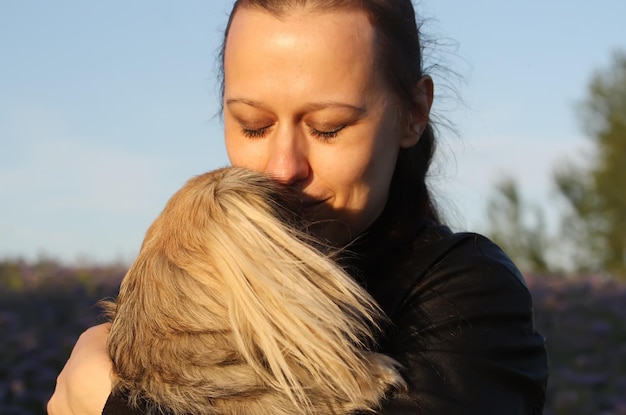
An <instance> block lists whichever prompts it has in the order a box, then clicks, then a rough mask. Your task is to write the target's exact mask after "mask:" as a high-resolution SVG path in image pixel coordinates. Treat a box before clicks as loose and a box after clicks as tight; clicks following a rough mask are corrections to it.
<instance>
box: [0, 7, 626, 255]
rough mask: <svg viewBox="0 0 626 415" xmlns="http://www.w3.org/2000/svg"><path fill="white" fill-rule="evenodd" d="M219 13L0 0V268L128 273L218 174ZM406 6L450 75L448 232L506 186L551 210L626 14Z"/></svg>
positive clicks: (445, 139)
mask: <svg viewBox="0 0 626 415" xmlns="http://www.w3.org/2000/svg"><path fill="white" fill-rule="evenodd" d="M230 3H231V2H230V1H226V0H219V1H218V0H211V1H200V0H185V1H179V2H173V1H163V0H150V1H148V0H134V1H122V0H109V1H107V2H85V1H78V0H74V1H69V0H56V1H54V2H50V1H44V0H39V1H37V0H32V1H11V2H10V1H5V2H2V3H0V62H1V64H0V257H15V256H24V257H28V258H36V257H38V256H39V255H46V256H51V257H54V258H58V259H61V260H64V261H83V260H87V261H97V262H103V261H110V260H122V261H127V262H128V261H130V260H132V259H133V258H134V256H135V255H136V253H137V251H138V249H139V246H140V244H141V241H142V239H143V235H144V232H145V230H146V229H147V227H148V226H149V224H150V223H151V222H152V220H153V219H154V218H155V217H156V216H157V215H158V213H159V212H160V211H161V209H162V208H163V205H164V204H165V202H166V201H167V199H168V198H169V197H170V196H171V194H172V193H173V192H174V191H176V190H177V189H178V188H179V187H180V186H181V185H182V184H183V183H184V181H185V180H186V179H187V178H189V177H190V176H192V175H194V174H198V173H202V172H204V171H207V170H210V169H214V168H217V167H221V166H224V165H227V164H228V160H227V158H226V154H225V151H224V147H223V142H222V127H221V123H220V120H219V117H218V116H217V112H218V93H217V91H218V87H217V81H216V68H217V66H216V64H215V58H216V55H217V50H218V47H219V43H220V42H221V33H222V31H223V28H224V25H225V23H226V17H227V12H228V9H229V7H230ZM417 10H418V14H420V15H421V16H422V17H423V18H424V20H425V22H424V27H423V30H424V32H425V33H426V34H427V36H428V37H429V38H430V39H431V40H432V41H433V42H432V43H433V45H434V46H433V48H432V49H431V52H430V53H429V56H430V62H431V63H439V64H440V65H441V66H443V67H444V68H446V69H445V70H441V69H434V70H433V73H432V75H433V77H434V79H435V82H436V85H437V91H438V92H437V101H436V104H435V113H436V116H437V119H439V120H440V121H439V122H440V124H441V127H440V150H441V151H440V154H439V157H438V161H437V164H436V165H435V169H434V170H433V178H432V184H433V186H434V188H435V189H436V192H437V195H438V196H439V198H440V200H441V202H440V203H441V205H442V206H443V208H444V211H445V212H446V213H447V215H448V217H449V220H450V224H451V225H452V226H453V227H454V228H456V229H471V230H477V231H484V230H485V229H486V223H487V222H488V218H486V216H485V203H486V200H487V198H488V197H489V195H490V192H491V191H492V189H493V185H494V183H495V182H497V181H498V180H499V179H501V178H503V177H506V176H513V177H516V178H517V179H518V181H519V182H520V184H521V189H522V191H523V193H524V194H525V196H526V197H527V198H528V199H529V200H531V201H532V202H533V203H537V204H541V205H542V206H544V207H545V208H546V209H547V210H548V213H550V212H554V211H555V205H556V203H557V202H556V200H555V199H554V197H553V195H552V193H551V184H550V183H551V178H550V175H551V171H552V169H553V168H554V166H556V165H558V163H560V162H562V161H563V160H564V159H565V158H567V157H570V158H571V157H574V158H576V157H578V158H583V159H584V155H585V154H588V153H589V150H588V143H587V140H586V139H585V137H584V134H583V132H582V129H581V128H580V124H579V122H578V119H577V116H576V112H575V105H576V103H577V102H579V101H580V100H581V99H583V98H584V96H585V93H586V88H587V84H588V82H589V80H590V78H591V76H592V75H593V74H594V72H595V71H597V70H599V69H601V68H603V67H606V66H607V65H608V64H609V63H610V61H611V54H612V53H613V51H615V50H618V49H622V50H626V29H624V23H623V17H624V16H626V2H624V1H622V0H596V1H595V2H582V1H565V0H550V1H546V0H527V1H525V2H504V1H501V0H500V1H496V0H483V1H479V0H477V1H473V2H468V1H466V0H422V1H419V2H417ZM453 73H457V74H458V76H457V75H453ZM457 95H458V98H460V99H458V98H457Z"/></svg>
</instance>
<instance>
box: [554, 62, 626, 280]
mask: <svg viewBox="0 0 626 415" xmlns="http://www.w3.org/2000/svg"><path fill="white" fill-rule="evenodd" d="M579 114H580V119H581V121H582V124H583V128H584V131H585V133H586V134H587V136H588V137H589V139H590V140H591V141H592V144H593V149H594V154H593V155H591V156H589V157H588V159H587V165H585V166H581V165H576V164H574V163H569V164H566V165H565V166H562V167H561V168H559V169H557V170H556V171H555V175H554V178H555V182H556V185H557V188H558V190H559V192H560V194H561V195H563V196H564V198H565V200H566V201H567V206H568V212H567V213H566V214H565V215H564V216H563V227H562V229H563V235H564V236H565V237H566V238H569V239H568V240H569V241H571V242H572V244H573V247H574V255H573V258H574V259H575V261H576V267H577V268H578V269H580V270H588V271H603V272H608V273H611V274H613V275H616V276H620V277H622V278H626V54H625V53H616V54H615V55H614V57H613V62H612V64H611V66H610V67H609V68H607V69H604V70H602V71H599V72H598V73H597V74H596V75H595V76H594V77H593V78H592V81H591V83H590V85H589V90H588V95H587V98H586V99H585V100H584V101H583V102H582V103H581V105H580V107H579Z"/></svg>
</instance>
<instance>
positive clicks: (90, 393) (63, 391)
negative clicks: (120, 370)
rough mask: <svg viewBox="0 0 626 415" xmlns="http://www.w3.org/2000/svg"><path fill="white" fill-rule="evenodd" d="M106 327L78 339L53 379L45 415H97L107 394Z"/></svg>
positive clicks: (108, 377) (108, 326) (109, 384)
mask: <svg viewBox="0 0 626 415" xmlns="http://www.w3.org/2000/svg"><path fill="white" fill-rule="evenodd" d="M109 328H110V324H108V323H106V324H100V325H98V326H94V327H92V328H90V329H88V330H86V331H85V332H84V333H83V334H81V336H80V337H79V339H78V341H77V342H76V345H75V346H74V349H73V350H72V354H71V355H70V358H69V360H68V361H67V363H66V364H65V367H63V370H62V371H61V373H60V374H59V376H58V378H57V384H56V388H55V390H54V394H53V395H52V397H51V398H50V401H48V415H91V414H93V415H100V414H101V413H102V409H103V408H104V403H105V402H106V400H107V397H108V396H109V394H110V393H111V378H110V373H111V368H112V366H111V361H110V360H109V357H108V353H107V350H106V342H107V336H108V334H109Z"/></svg>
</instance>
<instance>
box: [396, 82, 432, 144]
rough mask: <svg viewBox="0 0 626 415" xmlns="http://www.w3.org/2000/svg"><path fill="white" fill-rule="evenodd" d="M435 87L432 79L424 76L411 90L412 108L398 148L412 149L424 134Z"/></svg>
mask: <svg viewBox="0 0 626 415" xmlns="http://www.w3.org/2000/svg"><path fill="white" fill-rule="evenodd" d="M434 90H435V87H434V85H433V79H432V78H431V77H430V76H428V75H424V76H422V77H421V78H420V80H419V81H417V84H415V88H413V103H414V105H413V107H412V108H410V110H409V114H408V119H407V124H408V125H407V126H406V130H405V133H404V135H403V137H402V140H401V141H400V147H402V148H408V147H413V146H414V145H415V144H417V142H418V141H419V139H420V137H421V136H422V134H423V133H424V130H425V129H426V126H427V125H428V121H429V120H430V108H431V106H432V104H433V96H434Z"/></svg>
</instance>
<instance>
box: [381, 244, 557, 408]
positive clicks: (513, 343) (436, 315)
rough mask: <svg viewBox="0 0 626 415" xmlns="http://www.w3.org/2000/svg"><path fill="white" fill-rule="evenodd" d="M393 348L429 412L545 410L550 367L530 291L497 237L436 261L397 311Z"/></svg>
mask: <svg viewBox="0 0 626 415" xmlns="http://www.w3.org/2000/svg"><path fill="white" fill-rule="evenodd" d="M392 320H393V322H394V324H395V330H394V331H392V333H391V337H390V338H389V342H388V343H387V347H386V348H387V350H388V353H389V354H391V355H392V356H393V357H394V358H396V359H397V360H398V361H400V363H401V364H403V365H404V366H405V368H406V372H405V376H406V378H407V381H408V382H409V385H410V390H411V395H412V397H413V398H414V399H415V400H416V401H417V402H418V405H419V406H420V408H421V410H422V412H423V413H425V414H431V415H433V414H434V415H439V414H441V415H443V414H457V413H463V414H480V415H490V414H493V415H496V414H511V415H516V414H519V415H522V414H524V415H526V414H529V415H530V414H541V413H542V408H543V403H544V400H545V388H546V380H547V373H548V365H547V353H546V349H545V344H544V339H543V337H542V336H541V335H540V334H539V333H537V332H536V331H535V328H534V323H533V309H532V300H531V297H530V293H529V292H528V289H527V288H526V286H525V284H524V282H523V280H522V278H521V275H520V274H519V271H517V269H516V268H515V266H514V265H513V264H512V263H511V262H510V260H509V259H508V258H507V257H506V256H505V255H504V254H503V253H502V251H501V250H500V249H499V248H498V247H497V246H495V245H494V244H493V243H491V242H490V241H488V240H487V239H485V238H482V237H478V236H476V237H474V238H470V239H468V240H467V242H464V243H462V244H460V245H459V246H457V247H455V248H454V249H453V250H451V251H450V252H448V253H447V254H446V255H445V256H444V257H443V258H442V259H441V260H439V261H437V262H436V263H435V264H434V265H433V266H432V267H430V268H429V269H428V271H427V272H426V273H425V274H424V276H423V278H422V279H421V280H420V281H419V283H418V284H417V285H415V286H414V287H413V288H412V290H411V291H410V295H409V296H408V297H407V298H406V300H405V301H404V302H403V304H402V306H401V307H400V308H398V309H397V310H396V312H395V313H394V314H393V316H392Z"/></svg>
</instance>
